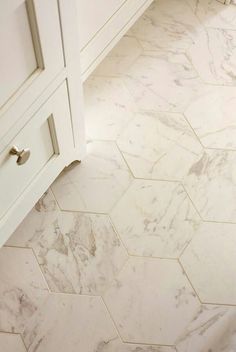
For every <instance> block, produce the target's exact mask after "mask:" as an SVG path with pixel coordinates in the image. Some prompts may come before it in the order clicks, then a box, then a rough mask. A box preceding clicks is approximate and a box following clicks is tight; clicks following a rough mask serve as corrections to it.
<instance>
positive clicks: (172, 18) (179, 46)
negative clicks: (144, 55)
mask: <svg viewBox="0 0 236 352" xmlns="http://www.w3.org/2000/svg"><path fill="white" fill-rule="evenodd" d="M201 29H202V25H201V23H200V22H199V20H198V18H197V17H196V16H195V14H194V13H193V11H192V10H191V9H190V8H189V6H188V4H186V2H185V1H184V0H168V1H166V0H158V1H154V2H153V4H152V5H151V6H150V7H149V8H148V9H147V11H146V12H145V13H144V15H143V16H142V17H141V18H140V19H139V20H138V21H137V22H136V23H135V24H134V26H133V27H132V29H131V30H132V33H133V34H134V35H135V37H137V38H138V40H139V41H140V43H141V44H142V46H143V48H144V49H145V50H156V49H165V50H169V51H172V52H185V51H186V49H188V48H189V46H190V45H191V44H193V43H194V41H195V38H196V34H197V32H198V31H201Z"/></svg>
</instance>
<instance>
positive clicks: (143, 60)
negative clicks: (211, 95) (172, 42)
mask: <svg viewBox="0 0 236 352" xmlns="http://www.w3.org/2000/svg"><path fill="white" fill-rule="evenodd" d="M123 81H124V82H125V84H126V86H127V88H128V89H129V90H130V92H131V94H132V95H133V96H134V98H135V101H136V103H137V106H138V107H139V108H141V109H144V110H155V111H172V112H182V111H183V110H185V108H186V106H188V104H189V103H190V102H191V101H192V100H193V99H195V98H196V96H198V95H201V94H202V90H203V84H202V81H201V79H200V78H199V75H198V73H197V72H196V70H195V69H194V68H193V66H192V64H191V63H190V61H189V60H188V59H187V57H186V55H184V54H176V53H171V52H167V51H164V50H157V51H148V52H145V53H144V54H142V55H140V56H139V58H138V59H137V60H136V61H135V63H134V64H133V65H132V66H131V67H130V68H129V70H128V71H127V74H125V75H124V76H123Z"/></svg>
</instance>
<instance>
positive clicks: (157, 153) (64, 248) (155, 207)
mask: <svg viewBox="0 0 236 352" xmlns="http://www.w3.org/2000/svg"><path fill="white" fill-rule="evenodd" d="M117 1H118V2H121V1H120V0H117ZM131 2H132V1H131ZM221 2H222V0H221ZM235 6H236V0H233V1H232V4H231V5H229V6H226V5H223V4H222V3H220V1H217V0H154V1H153V4H152V5H151V6H150V7H149V8H148V9H147V10H146V12H145V13H144V15H143V16H142V17H141V18H140V19H139V20H138V21H137V22H136V23H135V24H134V25H133V27H132V28H131V29H130V30H129V31H128V32H127V34H126V35H125V36H124V37H123V38H122V39H121V40H120V42H119V43H118V44H117V45H116V47H115V48H114V49H113V50H112V51H111V52H110V53H109V54H108V55H107V57H106V58H105V59H104V61H103V62H102V63H101V64H100V65H99V66H98V67H97V69H96V70H95V71H94V72H93V74H92V76H91V77H90V78H89V79H88V80H87V81H86V82H85V98H86V102H85V103H86V104H85V107H86V109H85V110H86V114H85V115H86V116H85V119H86V123H87V135H88V140H89V143H88V155H87V157H86V158H85V160H83V161H82V162H81V163H80V164H79V163H78V162H76V163H73V164H72V165H71V166H69V167H67V168H66V169H65V170H64V171H63V172H62V174H61V175H60V176H59V177H58V179H57V180H56V181H55V182H54V184H53V185H52V188H51V189H52V191H51V190H49V191H48V192H46V194H45V195H43V197H42V198H41V199H40V201H39V202H38V203H37V204H36V205H35V207H34V208H33V210H32V211H31V212H30V213H29V215H28V216H27V217H26V219H25V220H24V221H23V222H22V224H21V225H20V226H19V228H18V229H17V230H16V231H15V233H14V234H13V236H12V237H11V238H10V239H9V241H8V242H7V246H8V247H5V248H2V249H1V250H0V331H1V330H2V332H0V351H1V352H26V350H27V352H64V351H68V352H78V351H79V352H235V350H236V328H235V326H236V306H234V307H233V306H231V305H236V289H235V278H236V270H235V258H236V250H235V248H236V245H235V244H236V243H235V238H236V237H235V226H236V166H235V165H236V149H235V148H236V138H235V137H236V132H235V131H236V128H235V127H236V118H235V111H236V93H235V89H236V87H235V85H236V66H235V62H236V7H235ZM214 148H215V149H214ZM234 150H235V151H234ZM132 175H133V176H134V177H133V176H132ZM135 177H136V179H135ZM197 211H198V212H197ZM198 213H199V214H200V215H201V217H202V219H203V220H205V221H202V220H201V219H200V217H199V215H198ZM108 214H109V215H108ZM207 220H210V221H212V222H207ZM226 222H231V224H229V223H228V224H227V223H226ZM232 223H235V224H232ZM120 241H122V243H123V244H121V242H120ZM124 246H125V247H126V249H125V248H124ZM14 247H15V248H14ZM20 247H21V248H20ZM22 247H26V248H22ZM127 252H128V253H129V255H130V257H129V258H128V254H127ZM160 258H163V259H160ZM46 280H47V282H46ZM48 286H49V287H50V289H51V291H53V292H48ZM98 296H102V297H103V300H102V298H101V297H98ZM199 299H200V300H201V302H200V300H199ZM202 302H204V303H202ZM104 303H105V304H104ZM114 323H115V324H116V327H117V329H116V328H115V326H114ZM4 331H5V333H4ZM118 331H119V333H120V336H118ZM7 332H8V333H7ZM13 332H14V333H13ZM18 333H22V337H23V338H24V341H23V340H22V339H21V336H20V335H19V334H18ZM23 342H24V343H23ZM24 345H25V346H24Z"/></svg>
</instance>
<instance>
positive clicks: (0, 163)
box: [0, 83, 73, 219]
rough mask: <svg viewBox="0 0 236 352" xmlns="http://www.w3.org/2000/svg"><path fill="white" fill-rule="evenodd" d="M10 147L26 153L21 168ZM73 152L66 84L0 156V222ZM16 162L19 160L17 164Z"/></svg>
mask: <svg viewBox="0 0 236 352" xmlns="http://www.w3.org/2000/svg"><path fill="white" fill-rule="evenodd" d="M13 146H16V147H17V148H18V149H19V150H22V149H29V150H30V157H29V159H28V160H27V161H26V162H25V163H24V164H22V165H18V164H17V159H18V157H17V155H11V153H10V151H11V149H12V147H13ZM72 148H73V135H72V130H71V119H70V110H69V103H68V96H67V87H66V83H63V84H62V85H61V86H60V87H59V88H58V89H57V91H56V92H55V93H54V94H53V95H52V97H50V98H49V100H48V101H47V102H46V103H45V104H44V105H43V106H42V107H41V108H40V109H39V110H38V111H37V113H36V114H35V115H34V116H33V117H32V118H31V120H30V121H29V122H28V123H27V124H26V125H25V127H24V128H23V129H22V130H21V131H20V132H19V134H18V135H17V136H16V137H15V138H14V139H13V140H12V141H11V143H10V144H9V145H8V147H7V148H6V149H5V150H4V151H3V152H2V153H1V155H0V219H1V217H2V216H3V215H4V214H5V213H6V212H7V210H8V209H9V208H10V207H11V205H12V204H13V203H14V202H15V201H16V200H17V198H18V197H19V196H20V195H21V194H22V193H23V192H24V190H25V189H26V188H27V186H28V185H29V184H30V183H31V182H32V181H33V180H34V178H35V177H37V176H38V175H39V174H40V172H42V171H43V170H44V169H45V168H47V167H53V164H55V163H56V162H57V161H58V160H59V159H60V158H65V159H66V153H67V152H68V151H70V150H71V149H72ZM18 161H19V160H18Z"/></svg>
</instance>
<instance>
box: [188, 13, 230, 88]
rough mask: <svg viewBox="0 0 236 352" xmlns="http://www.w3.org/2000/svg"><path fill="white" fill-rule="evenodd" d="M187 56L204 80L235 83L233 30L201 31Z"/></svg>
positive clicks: (217, 82) (211, 29)
mask: <svg viewBox="0 0 236 352" xmlns="http://www.w3.org/2000/svg"><path fill="white" fill-rule="evenodd" d="M235 12H236V10H235ZM188 57H189V58H190V60H191V62H192V63H193V65H194V67H195V68H196V70H197V71H198V73H199V75H200V76H201V78H202V79H203V80H204V81H205V82H207V83H211V84H224V85H233V86H235V85H236V31H235V30H227V29H219V28H208V29H207V30H206V31H205V32H201V33H200V34H199V35H198V39H197V40H196V42H195V43H194V44H193V45H192V46H191V48H190V49H189V50H188Z"/></svg>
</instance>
